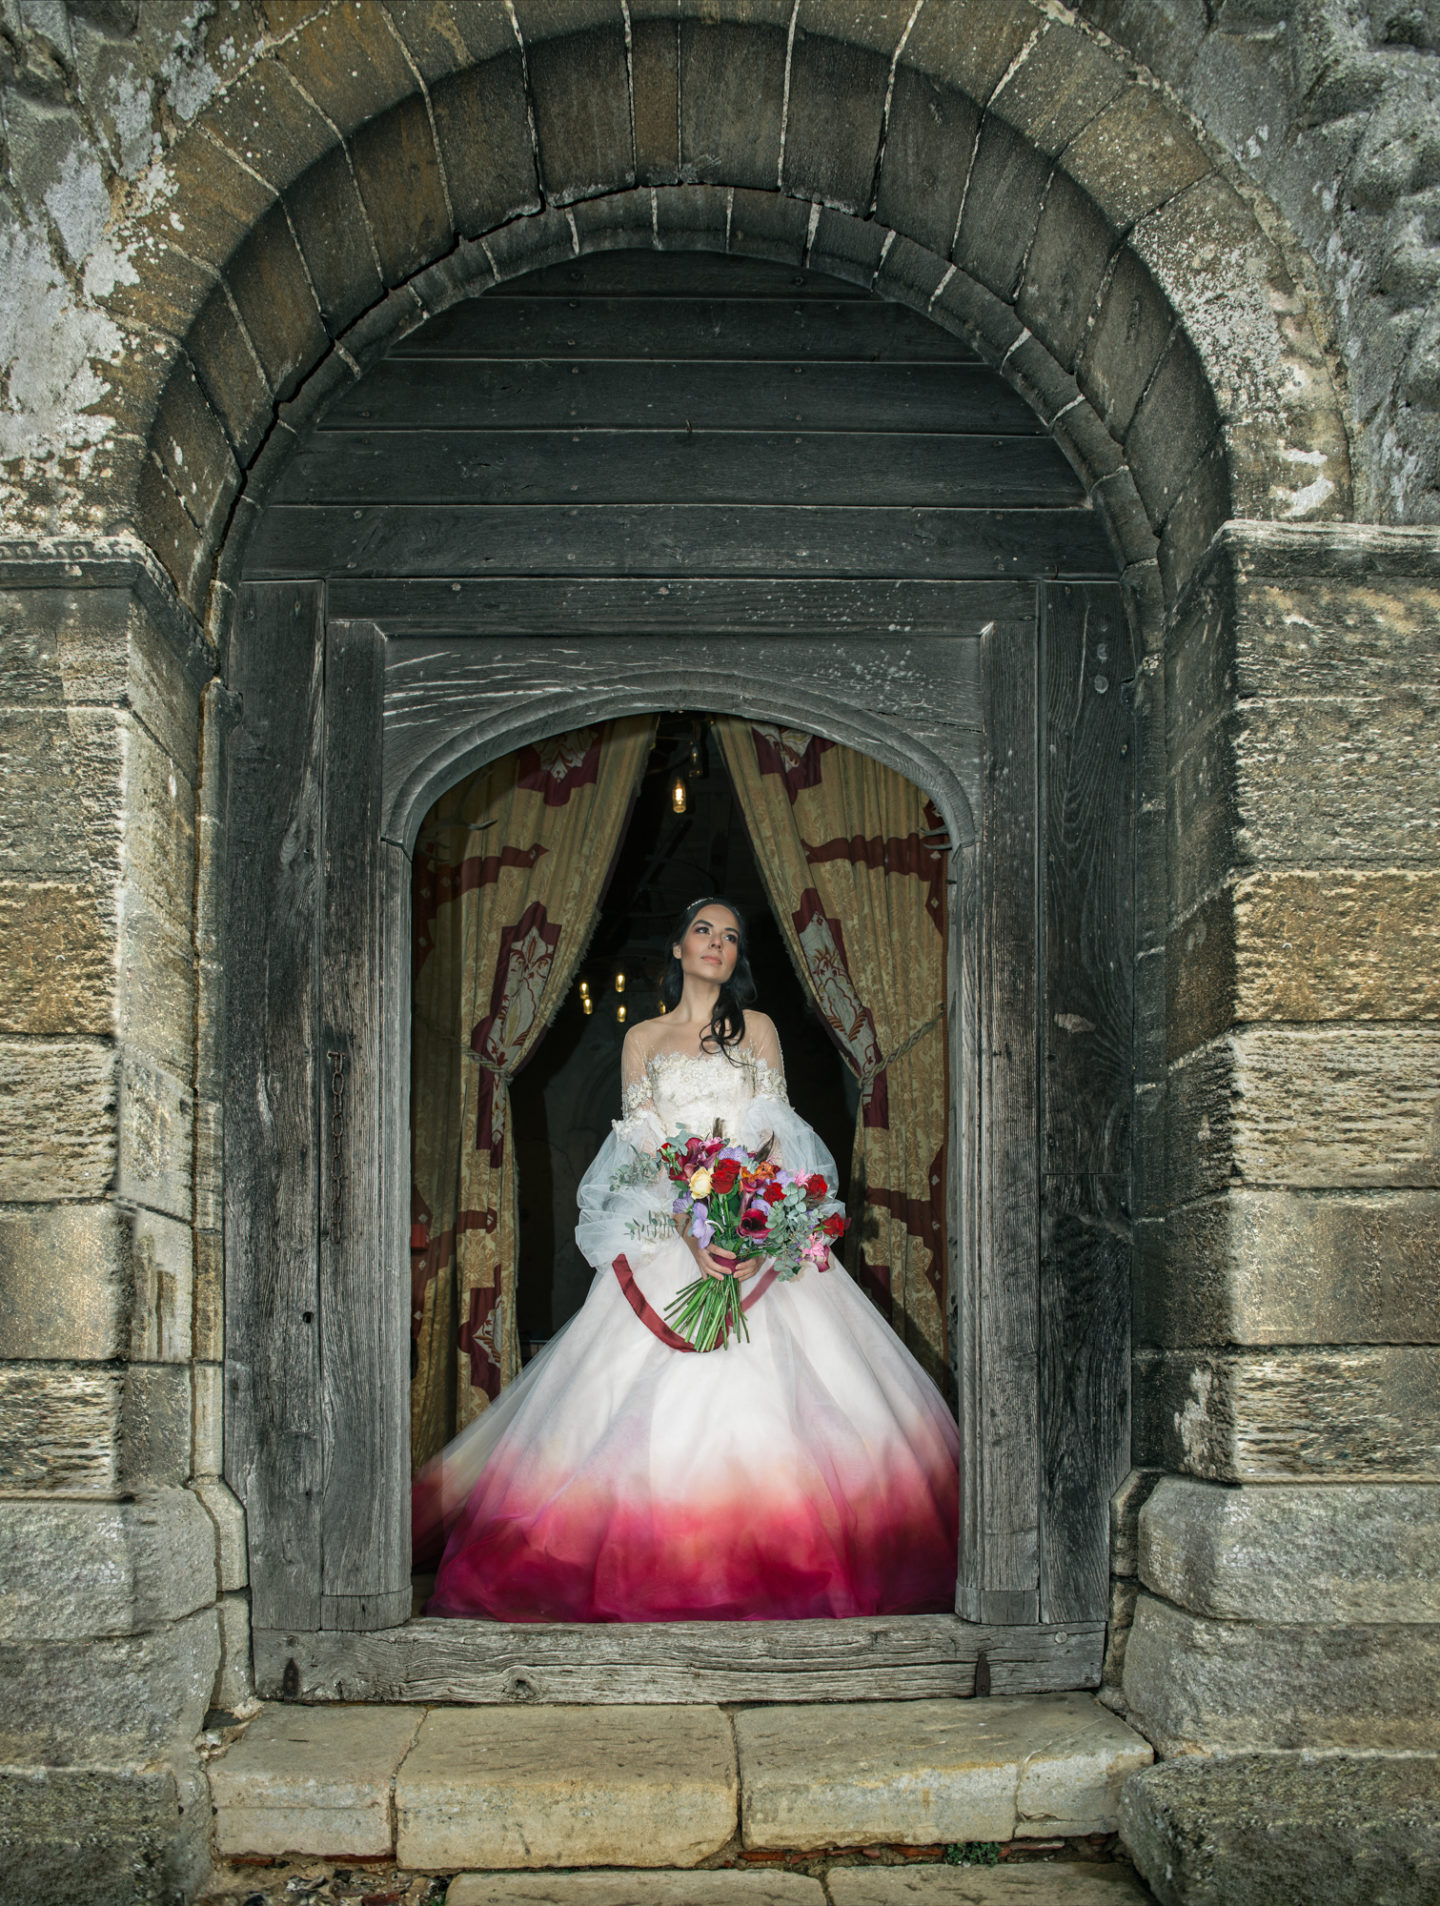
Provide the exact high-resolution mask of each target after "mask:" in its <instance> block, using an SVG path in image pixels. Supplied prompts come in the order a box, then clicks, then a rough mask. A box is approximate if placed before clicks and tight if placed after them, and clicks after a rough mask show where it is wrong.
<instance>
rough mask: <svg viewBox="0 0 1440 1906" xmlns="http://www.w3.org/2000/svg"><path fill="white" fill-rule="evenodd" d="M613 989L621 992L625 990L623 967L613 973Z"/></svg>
mask: <svg viewBox="0 0 1440 1906" xmlns="http://www.w3.org/2000/svg"><path fill="white" fill-rule="evenodd" d="M615 991H616V992H617V993H623V992H624V991H625V973H624V970H623V968H622V969H621V970H620V971H618V972H617V973H616V975H615Z"/></svg>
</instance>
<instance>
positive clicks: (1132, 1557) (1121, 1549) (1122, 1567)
mask: <svg viewBox="0 0 1440 1906" xmlns="http://www.w3.org/2000/svg"><path fill="white" fill-rule="evenodd" d="M1160 1476H1161V1471H1160V1470H1158V1469H1132V1470H1131V1471H1130V1472H1129V1474H1128V1475H1127V1476H1126V1477H1125V1480H1124V1481H1123V1482H1122V1483H1121V1484H1120V1487H1119V1488H1118V1489H1117V1490H1116V1491H1115V1493H1114V1495H1112V1496H1111V1498H1110V1573H1111V1574H1112V1575H1116V1576H1120V1577H1125V1576H1131V1575H1138V1574H1139V1572H1140V1511H1141V1510H1142V1509H1143V1508H1144V1506H1145V1504H1146V1502H1147V1501H1148V1500H1149V1497H1150V1492H1151V1490H1152V1489H1154V1487H1155V1485H1156V1483H1157V1482H1158V1481H1159V1480H1160Z"/></svg>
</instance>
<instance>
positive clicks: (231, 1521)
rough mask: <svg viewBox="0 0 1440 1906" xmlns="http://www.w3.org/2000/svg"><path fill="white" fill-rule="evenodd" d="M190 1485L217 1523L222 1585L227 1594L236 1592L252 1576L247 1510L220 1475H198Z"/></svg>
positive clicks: (217, 1566)
mask: <svg viewBox="0 0 1440 1906" xmlns="http://www.w3.org/2000/svg"><path fill="white" fill-rule="evenodd" d="M190 1487H191V1490H192V1492H193V1493H194V1495H195V1497H196V1499H197V1501H198V1502H199V1503H200V1504H201V1505H202V1507H203V1508H204V1510H205V1513H206V1514H207V1515H208V1516H209V1518H210V1520H211V1523H212V1524H213V1525H214V1529H215V1562H216V1572H217V1573H216V1579H217V1582H218V1585H219V1588H220V1590H221V1592H222V1593H224V1594H227V1595H228V1594H232V1593H234V1591H235V1590H237V1589H241V1588H244V1587H245V1585H246V1583H247V1582H248V1581H249V1579H250V1568H249V1556H248V1554H247V1551H246V1547H245V1511H244V1509H243V1508H242V1507H241V1506H240V1503H239V1502H238V1501H237V1499H236V1498H235V1497H234V1496H233V1495H232V1494H231V1493H230V1491H229V1490H228V1489H227V1488H226V1486H225V1484H224V1483H223V1482H222V1481H221V1480H220V1478H219V1477H218V1476H197V1477H196V1478H195V1479H194V1481H193V1482H192V1483H191V1485H190Z"/></svg>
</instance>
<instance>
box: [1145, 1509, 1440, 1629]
mask: <svg viewBox="0 0 1440 1906" xmlns="http://www.w3.org/2000/svg"><path fill="white" fill-rule="evenodd" d="M1139 1550H1140V1553H1139V1564H1140V1578H1141V1580H1142V1581H1143V1582H1144V1584H1145V1586H1146V1587H1147V1588H1149V1589H1152V1590H1153V1591H1154V1592H1155V1593H1156V1594H1157V1595H1163V1596H1164V1597H1165V1599H1166V1600H1167V1601H1171V1602H1174V1603H1176V1604H1177V1605H1178V1606H1179V1607H1181V1608H1187V1609H1189V1610H1190V1611H1191V1612H1192V1613H1193V1614H1197V1615H1208V1616H1212V1617H1214V1618H1216V1619H1217V1620H1236V1621H1279V1622H1305V1621H1310V1622H1389V1621H1413V1622H1440V1487H1437V1486H1436V1485H1434V1484H1421V1485H1417V1486H1413V1487H1407V1486H1406V1485H1403V1484H1396V1483H1370V1484H1359V1483H1343V1484H1337V1485H1333V1486H1331V1487H1330V1488H1327V1489H1316V1488H1314V1487H1313V1486H1308V1487H1307V1486H1298V1487H1287V1486H1285V1485H1283V1484H1282V1485H1278V1486H1277V1485H1274V1484H1272V1485H1270V1486H1268V1487H1264V1488H1245V1489H1223V1488H1220V1487H1219V1486H1217V1485H1216V1484H1214V1483H1203V1482H1191V1481H1189V1480H1187V1479H1185V1478H1183V1477H1180V1476H1167V1477H1165V1478H1164V1479H1163V1480H1162V1481H1161V1482H1160V1484H1159V1486H1158V1487H1157V1488H1156V1490H1155V1493H1154V1494H1153V1495H1152V1496H1151V1497H1150V1498H1149V1500H1148V1501H1147V1502H1146V1504H1145V1507H1144V1508H1143V1509H1142V1510H1141V1512H1140V1543H1139Z"/></svg>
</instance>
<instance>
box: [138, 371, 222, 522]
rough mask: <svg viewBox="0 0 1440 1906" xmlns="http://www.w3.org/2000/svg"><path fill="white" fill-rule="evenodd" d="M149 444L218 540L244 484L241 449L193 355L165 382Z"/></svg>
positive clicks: (187, 506) (191, 509)
mask: <svg viewBox="0 0 1440 1906" xmlns="http://www.w3.org/2000/svg"><path fill="white" fill-rule="evenodd" d="M149 447H150V450H151V452H152V454H153V455H154V456H155V457H156V458H157V460H158V461H159V463H160V465H161V467H162V468H163V470H164V472H165V474H166V476H167V477H168V478H169V479H170V481H171V483H173V484H174V486H175V489H176V492H177V494H178V495H179V497H180V500H181V502H182V503H183V504H184V506H185V509H186V510H187V511H188V513H189V515H190V516H191V517H192V519H193V520H194V522H195V523H196V524H197V525H198V527H199V528H200V530H201V531H202V533H203V534H204V535H205V536H206V537H207V538H209V539H211V540H212V541H218V540H219V535H220V532H221V531H222V530H223V529H224V526H225V518H226V516H227V515H228V514H229V510H230V505H231V503H232V502H233V501H234V499H235V492H236V490H237V489H238V488H239V487H240V470H239V467H238V465H237V464H236V462H235V453H234V451H233V450H232V449H231V447H230V439H229V438H228V437H227V436H226V435H225V429H224V426H223V424H222V423H221V422H220V419H219V418H218V417H217V416H216V415H215V412H214V411H213V410H212V409H211V407H210V400H209V398H208V397H207V396H206V395H205V392H204V390H203V389H202V388H201V385H200V381H199V379H198V378H197V377H196V375H195V370H194V366H193V365H192V364H191V362H190V360H189V358H187V357H179V358H177V359H176V360H175V363H174V365H173V366H172V367H171V371H170V375H169V376H168V377H167V378H166V380H165V389H164V391H163V392H162V394H161V397H160V401H159V404H158V406H157V408H156V413H155V421H154V425H153V428H152V430H151V432H150V439H149Z"/></svg>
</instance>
